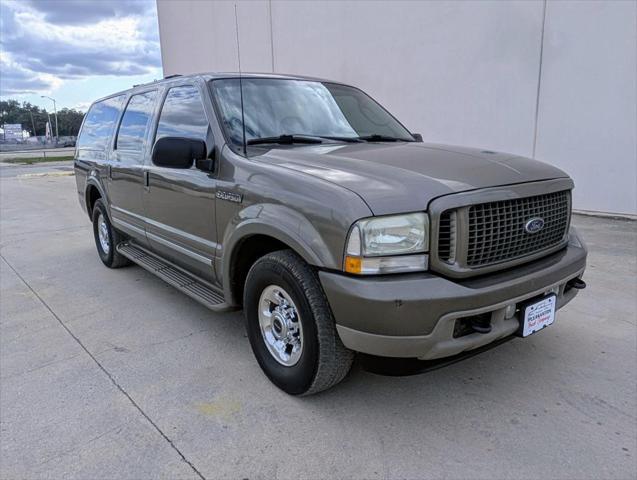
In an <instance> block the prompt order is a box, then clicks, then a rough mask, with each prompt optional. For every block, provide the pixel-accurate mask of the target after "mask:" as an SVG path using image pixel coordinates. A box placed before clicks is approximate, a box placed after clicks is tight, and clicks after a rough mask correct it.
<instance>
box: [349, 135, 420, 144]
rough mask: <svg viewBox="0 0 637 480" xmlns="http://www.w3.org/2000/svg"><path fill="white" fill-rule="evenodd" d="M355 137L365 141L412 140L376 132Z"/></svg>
mask: <svg viewBox="0 0 637 480" xmlns="http://www.w3.org/2000/svg"><path fill="white" fill-rule="evenodd" d="M357 138H359V139H360V140H365V141H366V142H413V140H407V139H406V138H398V137H390V136H389V135H379V134H378V133H375V134H373V135H363V136H361V137H357Z"/></svg>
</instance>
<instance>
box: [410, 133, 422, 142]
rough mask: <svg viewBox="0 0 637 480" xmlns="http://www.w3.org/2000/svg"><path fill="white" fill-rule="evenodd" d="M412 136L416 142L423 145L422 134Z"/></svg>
mask: <svg viewBox="0 0 637 480" xmlns="http://www.w3.org/2000/svg"><path fill="white" fill-rule="evenodd" d="M411 136H412V137H414V140H416V141H417V142H421V143H422V135H421V134H420V133H412V134H411Z"/></svg>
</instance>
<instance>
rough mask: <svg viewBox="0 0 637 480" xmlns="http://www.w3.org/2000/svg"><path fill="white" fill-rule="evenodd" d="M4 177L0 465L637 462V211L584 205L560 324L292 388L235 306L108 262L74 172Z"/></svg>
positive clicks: (609, 470)
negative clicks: (582, 249)
mask: <svg viewBox="0 0 637 480" xmlns="http://www.w3.org/2000/svg"><path fill="white" fill-rule="evenodd" d="M0 182H1V183H0V195H1V196H0V206H1V211H0V215H1V223H0V235H1V237H0V243H1V250H0V253H1V256H2V258H1V259H0V263H1V267H0V269H1V292H0V295H1V297H0V299H1V302H0V303H1V336H0V375H1V385H0V386H1V389H0V417H1V418H0V419H1V437H0V442H1V450H0V455H1V456H0V477H1V478H3V479H4V478H7V479H8V478H29V479H35V478H62V477H65V478H77V479H102V478H104V479H107V478H109V479H110V478H112V479H128V478H130V479H133V478H134V479H142V478H211V479H212V478H237V479H240V478H250V479H256V478H268V479H271V478H290V479H296V478H440V477H446V478H485V479H486V478H489V479H493V478H573V479H574V478H577V479H582V478H635V477H636V475H637V467H636V456H635V455H636V453H637V452H636V447H637V445H636V442H637V440H636V437H637V426H636V413H637V408H636V407H637V406H636V364H637V353H636V348H637V346H636V329H635V320H636V319H635V315H636V313H635V312H636V311H637V300H636V290H637V283H636V282H637V280H636V278H637V266H636V260H635V258H636V249H637V228H636V227H637V223H635V222H627V221H611V220H603V219H593V218H587V217H579V216H578V217H575V219H574V223H575V224H576V225H577V226H578V227H579V228H580V229H581V231H582V232H583V233H584V235H585V237H586V238H587V240H588V244H589V247H590V250H591V255H590V257H589V268H588V271H587V273H586V276H585V279H586V280H587V282H588V284H589V288H588V289H587V290H585V291H584V292H583V293H581V294H580V296H579V297H578V298H577V299H576V300H575V301H574V302H573V303H571V304H570V305H569V306H567V307H566V308H565V309H564V310H562V311H561V312H560V313H559V314H558V319H557V321H556V323H555V324H554V325H553V326H552V327H551V328H549V329H547V330H545V331H543V332H541V333H539V334H537V335H534V336H532V337H531V338H528V339H526V340H521V339H516V340H513V341H511V342H508V343H505V344H503V345H500V346H499V347H497V348H495V349H492V350H489V351H487V352H484V353H482V354H480V355H478V356H475V357H473V358H470V359H468V360H465V361H462V362H459V363H456V364H454V365H451V366H448V367H445V368H442V369H438V370H435V371H431V372H428V373H423V374H419V375H413V376H403V377H389V376H381V375H376V374H373V373H370V372H368V371H366V370H365V369H364V368H363V367H362V366H361V364H360V362H359V363H358V364H357V365H355V367H354V370H353V371H352V373H351V374H350V376H349V377H348V378H347V379H346V380H345V382H343V383H342V384H341V385H339V386H338V387H336V388H334V389H332V390H330V391H328V392H325V393H323V394H321V395H317V396H314V397H310V398H293V397H290V396H287V395H286V394H284V393H282V392H281V391H279V390H277V389H276V388H275V387H274V386H273V385H272V384H271V383H270V382H269V381H268V380H267V379H266V377H265V376H264V375H263V374H262V373H261V371H260V370H259V367H258V365H257V363H256V361H255V360H254V357H253V356H252V353H251V351H250V346H249V344H248V340H247V338H246V336H245V333H244V328H243V324H242V317H241V314H240V313H232V314H214V313H211V312H209V311H208V310H206V309H205V308H203V307H201V306H200V305H199V304H197V303H195V302H194V301H192V300H190V299H189V298H188V297H186V296H185V295H183V294H181V293H179V292H178V291H176V290H175V289H173V288H172V287H170V286H168V285H166V284H164V283H162V282H161V281H160V280H158V279H156V278H154V277H152V276H151V275H150V274H148V273H146V272H145V271H144V270H142V269H141V268H139V267H129V268H125V269H120V270H109V269H107V268H105V267H104V266H103V265H102V264H101V262H100V261H99V258H98V256H97V254H96V252H95V246H94V243H93V237H92V232H91V226H90V224H89V222H88V219H87V218H86V216H85V215H84V214H83V213H82V212H81V210H80V207H79V205H78V202H77V198H76V195H77V194H76V192H75V180H74V178H73V177H68V176H52V177H47V176H43V177H42V176H31V177H23V176H19V175H18V176H4V177H3V178H2V179H1V180H0ZM202 214H205V212H202Z"/></svg>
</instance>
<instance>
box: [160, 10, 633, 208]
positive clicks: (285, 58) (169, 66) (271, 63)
mask: <svg viewBox="0 0 637 480" xmlns="http://www.w3.org/2000/svg"><path fill="white" fill-rule="evenodd" d="M235 4H236V5H237V14H238V15H237V20H238V22H237V23H238V30H239V48H240V53H241V67H242V70H243V71H246V72H247V71H261V72H277V73H292V74H301V75H312V76H318V77H323V78H329V79H334V80H339V81H343V82H346V83H351V84H354V85H357V86H359V87H361V88H362V89H363V90H365V91H367V92H368V93H370V94H371V95H372V96H373V97H374V98H376V99H377V100H378V101H380V102H381V103H382V104H383V105H385V106H386V107H387V108H388V109H389V110H390V111H391V112H393V113H395V114H396V116H397V117H398V118H400V119H401V120H402V121H403V122H404V123H405V124H406V126H407V127H408V128H409V129H411V130H412V131H415V132H419V133H422V134H423V136H424V138H425V141H431V142H440V143H450V144H457V145H469V146H476V147H482V148H490V149H496V150H502V151H508V152H512V153H516V154H520V155H525V156H535V157H536V158H538V159H540V160H544V161H547V162H549V163H553V164H555V165H557V166H559V167H561V168H564V169H565V170H566V171H567V172H569V173H570V174H571V175H572V176H573V177H574V179H575V182H576V191H575V196H574V203H575V207H576V208H579V209H584V210H592V211H602V212H614V213H628V214H637V193H636V192H637V138H636V137H637V133H636V132H637V97H636V91H637V80H636V76H637V63H636V62H637V32H636V29H637V4H636V3H635V2H632V1H621V0H620V1H600V2H589V1H583V2H566V1H559V2H558V1H555V2H554V1H549V2H548V3H547V4H545V3H544V2H543V1H537V2H502V1H498V0H496V1H480V2H455V1H450V2H424V1H423V2H416V1H407V2H399V1H394V2H390V1H387V2H380V1H372V2H360V1H352V2H350V1H340V2H337V1H327V2H318V1H317V2H298V1H276V0H275V1H267V0H265V1H249V2H240V1H239V2H229V1H228V2H210V1H200V0H158V11H159V26H160V36H161V45H162V58H163V66H164V73H165V74H166V75H169V74H173V73H182V74H184V73H193V72H201V71H237V70H238V69H239V65H238V55H237V31H236V28H235Z"/></svg>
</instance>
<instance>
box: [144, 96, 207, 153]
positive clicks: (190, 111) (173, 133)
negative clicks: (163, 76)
mask: <svg viewBox="0 0 637 480" xmlns="http://www.w3.org/2000/svg"><path fill="white" fill-rule="evenodd" d="M207 134H208V119H207V118H206V114H205V112H204V109H203V105H202V104H201V96H200V95H199V90H197V88H196V87H193V86H191V85H186V86H183V87H173V88H171V89H170V90H169V91H168V95H166V100H165V101H164V106H163V107H162V110H161V115H160V116H159V124H158V125H157V134H156V135H155V140H159V139H160V138H162V137H185V138H195V139H197V140H206V136H207Z"/></svg>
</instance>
